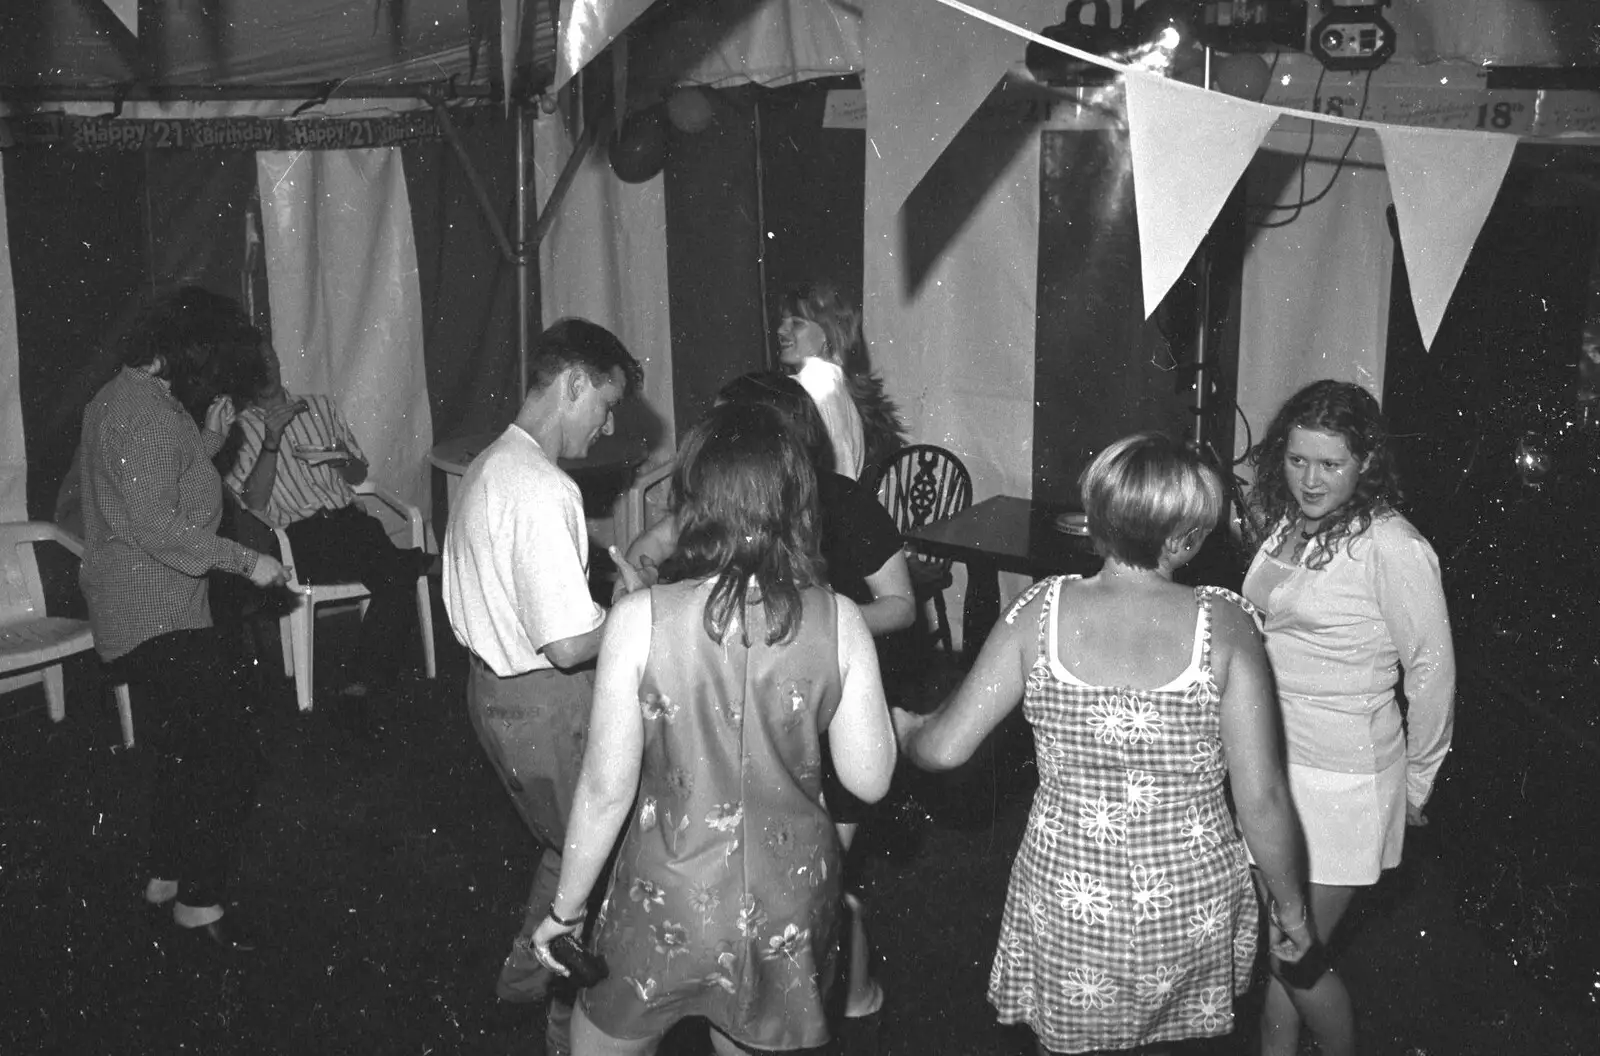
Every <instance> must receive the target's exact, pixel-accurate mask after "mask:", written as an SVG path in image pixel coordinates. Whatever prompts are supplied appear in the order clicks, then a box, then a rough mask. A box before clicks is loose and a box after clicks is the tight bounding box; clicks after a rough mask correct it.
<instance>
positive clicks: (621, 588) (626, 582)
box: [606, 546, 658, 605]
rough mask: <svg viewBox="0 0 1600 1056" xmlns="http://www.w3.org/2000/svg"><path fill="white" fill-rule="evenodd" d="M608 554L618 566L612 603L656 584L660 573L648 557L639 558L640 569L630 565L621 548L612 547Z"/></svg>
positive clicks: (607, 550)
mask: <svg viewBox="0 0 1600 1056" xmlns="http://www.w3.org/2000/svg"><path fill="white" fill-rule="evenodd" d="M606 553H608V554H610V555H611V561H612V563H613V564H615V565H616V566H617V585H616V587H615V588H614V589H613V590H612V592H611V603H612V604H613V605H614V604H616V602H617V600H618V599H619V598H622V597H625V596H627V595H629V594H632V593H633V592H634V591H636V590H645V589H646V588H648V587H649V586H650V585H651V584H652V583H654V582H655V580H656V577H657V575H658V573H656V572H655V565H654V563H653V562H651V560H650V558H649V557H648V556H646V557H641V558H639V565H640V567H639V568H635V567H633V565H631V564H629V563H628V559H627V558H626V557H624V556H623V554H622V550H621V548H619V547H617V546H610V547H607V548H606Z"/></svg>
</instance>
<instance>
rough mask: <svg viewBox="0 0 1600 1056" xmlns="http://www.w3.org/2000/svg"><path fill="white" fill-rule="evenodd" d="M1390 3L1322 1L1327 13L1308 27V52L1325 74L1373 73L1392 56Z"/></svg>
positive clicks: (1381, 1)
mask: <svg viewBox="0 0 1600 1056" xmlns="http://www.w3.org/2000/svg"><path fill="white" fill-rule="evenodd" d="M1388 4H1389V0H1376V2H1374V0H1357V2H1354V3H1352V2H1351V0H1322V10H1323V11H1325V12H1327V13H1326V14H1325V15H1323V16H1322V21H1320V22H1318V23H1317V24H1316V25H1315V26H1313V27H1311V39H1310V51H1311V54H1312V55H1314V56H1316V57H1317V59H1318V61H1320V62H1321V63H1322V66H1323V69H1328V70H1375V69H1377V68H1378V67H1379V66H1382V65H1383V64H1384V63H1386V62H1388V61H1389V57H1390V56H1391V55H1393V54H1394V43H1395V41H1394V27H1393V26H1392V25H1390V24H1389V20H1388V19H1386V18H1384V17H1383V9H1384V8H1385V7H1387V6H1388Z"/></svg>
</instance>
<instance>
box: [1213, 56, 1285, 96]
mask: <svg viewBox="0 0 1600 1056" xmlns="http://www.w3.org/2000/svg"><path fill="white" fill-rule="evenodd" d="M1269 73H1270V71H1269V69H1268V68H1267V63H1266V60H1265V59H1263V58H1262V57H1261V56H1260V55H1255V54H1252V53H1250V52H1240V53H1237V54H1233V55H1222V56H1219V57H1218V59H1217V61H1216V62H1215V63H1214V64H1213V65H1212V69H1211V80H1212V87H1213V88H1215V89H1217V90H1218V91H1220V92H1227V93H1228V94H1229V95H1235V96H1238V97H1239V98H1240V99H1248V100H1250V101H1251V102H1253V103H1259V102H1260V101H1261V100H1262V98H1263V97H1265V96H1266V94H1267V77H1268V75H1269Z"/></svg>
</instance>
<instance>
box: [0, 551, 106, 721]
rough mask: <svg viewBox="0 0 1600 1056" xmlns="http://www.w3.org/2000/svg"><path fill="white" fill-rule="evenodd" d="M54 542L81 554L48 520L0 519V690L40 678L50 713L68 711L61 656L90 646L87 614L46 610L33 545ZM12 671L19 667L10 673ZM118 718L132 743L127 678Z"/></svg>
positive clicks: (57, 716) (58, 717)
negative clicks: (69, 614) (76, 615)
mask: <svg viewBox="0 0 1600 1056" xmlns="http://www.w3.org/2000/svg"><path fill="white" fill-rule="evenodd" d="M43 542H53V543H56V544H58V545H60V546H63V547H65V548H66V549H68V550H70V551H72V553H73V554H74V555H75V556H76V557H78V558H79V559H81V558H82V557H83V544H82V543H81V542H79V541H78V540H77V538H76V537H74V536H72V535H71V534H69V533H68V532H66V531H64V530H63V529H61V528H58V527H57V526H56V525H54V524H51V523H50V522H48V521H10V522H6V523H0V674H3V675H6V676H7V677H4V678H0V693H9V692H11V691H12V690H14V689H21V688H22V687H24V686H35V685H38V684H39V683H41V682H42V683H44V697H45V702H46V703H47V704H48V705H49V710H50V719H51V721H52V722H60V721H62V720H63V719H65V718H66V717H67V694H66V684H65V678H64V677H63V673H62V668H61V661H63V660H65V659H66V658H67V657H69V656H74V655H76V654H78V653H82V652H85V651H87V650H90V649H93V648H94V631H92V630H90V628H89V621H88V620H75V619H70V618H68V617H65V616H51V615H50V614H49V613H48V612H47V611H46V610H45V601H44V585H43V583H41V582H40V580H39V562H38V560H37V559H36V557H35V555H34V547H35V546H36V545H37V544H39V543H43ZM13 672H20V673H19V674H13ZM115 692H116V698H117V714H118V716H119V717H120V718H121V719H122V743H123V744H124V745H125V746H126V747H129V748H132V747H133V703H132V700H131V698H130V696H129V694H128V686H127V684H126V683H119V684H118V685H117V686H116V689H115Z"/></svg>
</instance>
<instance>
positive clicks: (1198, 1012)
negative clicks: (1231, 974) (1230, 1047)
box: [1183, 986, 1233, 1031]
mask: <svg viewBox="0 0 1600 1056" xmlns="http://www.w3.org/2000/svg"><path fill="white" fill-rule="evenodd" d="M1183 1010H1184V1012H1185V1013H1187V1014H1188V1016H1189V1025H1190V1026H1191V1027H1199V1028H1200V1029H1201V1030H1212V1031H1215V1030H1220V1029H1221V1028H1222V1027H1225V1026H1227V1024H1228V1021H1229V1020H1231V1019H1232V1018H1233V1007H1232V1002H1231V1001H1229V1000H1228V988H1227V987H1225V986H1208V987H1206V988H1205V989H1204V990H1202V991H1200V996H1199V997H1191V998H1190V999H1189V1000H1187V1001H1185V1002H1184V1003H1183Z"/></svg>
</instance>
